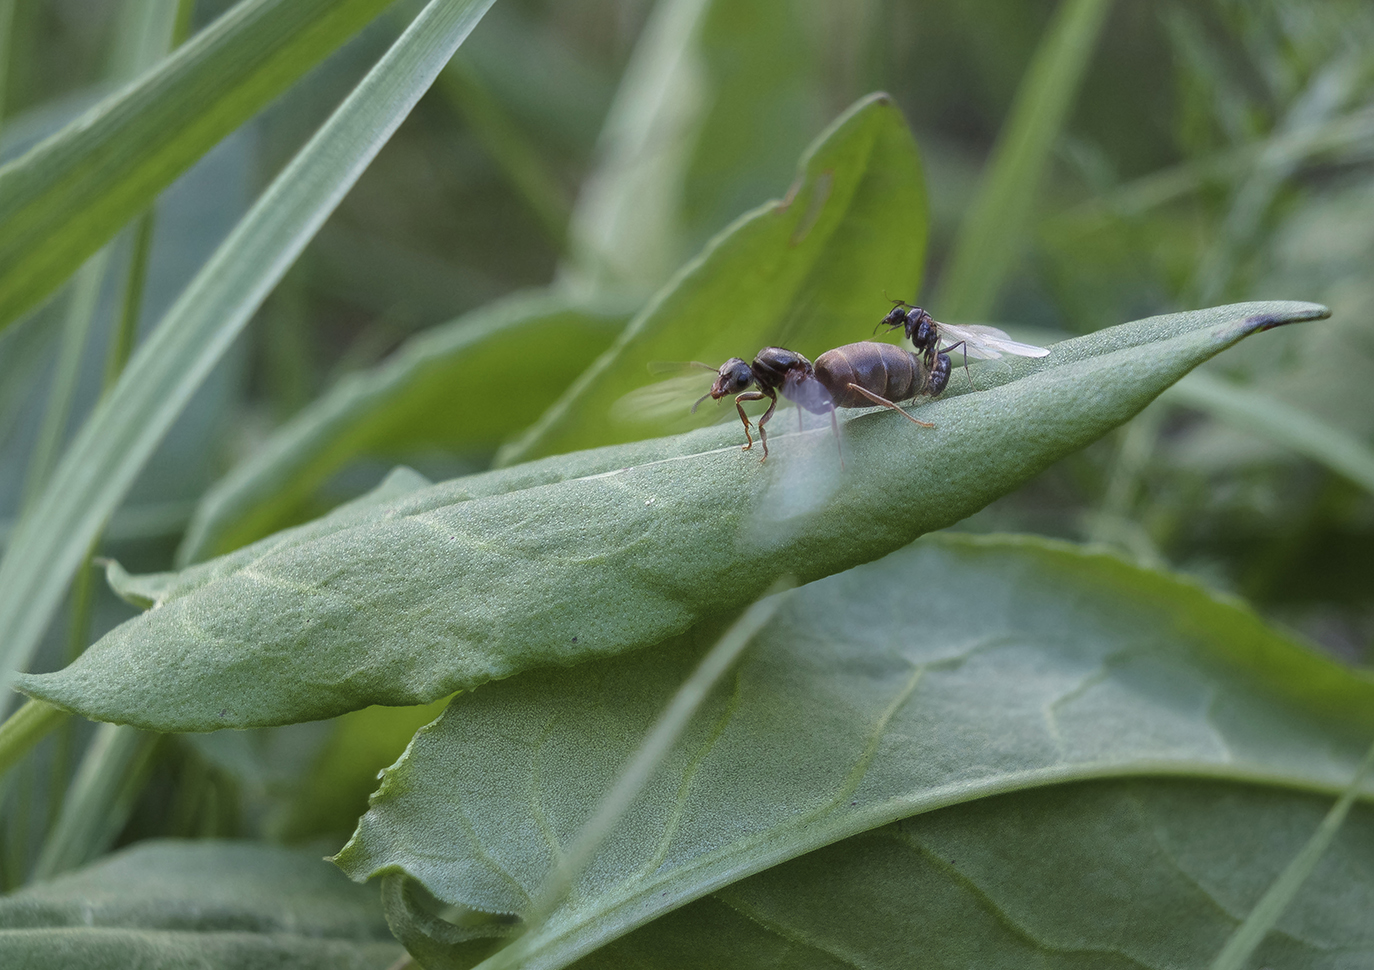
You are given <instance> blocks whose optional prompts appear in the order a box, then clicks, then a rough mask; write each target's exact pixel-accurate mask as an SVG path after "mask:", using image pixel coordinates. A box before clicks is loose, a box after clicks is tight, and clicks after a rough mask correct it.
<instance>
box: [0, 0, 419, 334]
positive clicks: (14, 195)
mask: <svg viewBox="0 0 1374 970" xmlns="http://www.w3.org/2000/svg"><path fill="white" fill-rule="evenodd" d="M391 2H392V0H292V2H290V3H282V2H279V0H243V2H241V3H239V4H238V5H237V6H235V7H234V8H233V9H232V10H230V11H229V12H228V13H227V14H225V15H224V16H223V17H221V18H220V19H219V20H217V21H216V22H215V23H214V24H212V25H211V26H210V27H208V28H206V29H205V30H203V31H202V32H201V33H200V34H199V35H197V36H196V37H194V38H192V39H191V41H190V42H189V43H186V44H184V45H182V47H181V48H180V49H178V51H177V52H176V53H175V54H174V55H173V56H171V57H169V58H167V59H166V60H164V61H163V62H162V63H161V64H160V65H159V66H158V67H157V68H156V69H155V70H153V71H152V72H150V73H148V74H145V75H143V76H142V78H140V79H139V80H138V81H137V82H135V83H134V84H132V85H131V86H129V87H126V88H124V89H122V90H120V91H118V92H117V93H115V94H113V95H111V96H110V97H109V98H107V99H106V100H105V101H103V102H101V104H99V105H97V106H96V107H95V108H94V109H92V111H91V112H89V113H87V114H86V115H83V116H82V117H80V118H77V119H76V120H75V121H73V122H72V123H71V124H69V125H67V127H66V128H64V129H63V130H62V131H60V132H59V133H58V134H56V135H54V136H53V137H52V138H49V139H48V140H47V141H44V142H43V143H41V144H40V145H38V146H36V147H35V148H33V149H32V150H31V151H29V152H28V153H27V154H25V155H24V156H22V157H21V158H18V159H16V160H15V161H13V162H11V163H10V164H9V165H6V166H5V167H4V168H0V225H3V226H4V227H5V232H4V233H3V235H2V236H0V328H3V327H4V326H6V325H8V324H9V323H10V322H12V321H13V320H15V319H16V318H17V317H18V316H19V315H20V314H21V313H23V312H24V310H25V309H27V308H29V307H31V306H33V305H34V304H35V303H37V302H38V301H39V300H41V299H42V298H43V297H44V296H46V295H47V294H48V293H50V292H52V290H53V289H55V288H56V287H57V285H58V284H59V283H61V282H62V281H63V280H64V279H66V278H67V277H68V276H69V275H71V273H72V272H73V271H74V270H75V269H76V268H77V266H79V265H80V264H81V263H83V262H84V261H85V260H86V259H87V257H89V256H90V255H91V254H92V253H94V252H95V251H96V250H97V249H99V248H100V247H101V246H102V245H104V244H105V243H106V242H107V241H108V240H109V239H110V237H111V236H113V235H114V234H115V232H116V231H118V229H119V228H120V227H121V226H123V225H124V224H125V223H126V222H128V221H129V219H131V218H133V216H135V215H136V214H137V213H139V212H141V211H142V210H143V209H146V208H147V207H148V205H149V204H150V203H151V202H152V201H153V199H154V197H156V196H157V194H158V193H159V192H161V191H162V189H164V188H165V187H166V186H167V185H169V184H170V183H171V182H172V181H173V180H174V179H175V178H176V177H177V176H178V175H180V174H181V173H182V172H184V171H185V170H186V169H187V168H189V167H190V165H191V163H192V162H194V161H195V160H196V159H197V158H199V157H200V156H201V155H202V154H204V153H205V152H206V151H207V150H208V149H209V148H210V147H211V146H212V145H214V144H215V143H216V142H218V141H219V140H220V139H221V138H223V137H224V136H225V135H227V134H228V133H229V132H231V131H233V130H234V129H235V128H237V127H238V126H239V125H241V124H242V123H243V122H244V121H246V120H248V118H250V117H252V115H253V114H255V113H256V112H257V111H258V109H260V108H262V107H263V106H264V105H266V104H267V103H268V102H269V101H271V100H272V99H273V98H275V97H276V96H277V95H279V94H281V92H282V91H284V90H286V88H288V87H289V86H290V85H291V84H292V83H294V82H295V81H296V80H297V79H298V78H300V77H301V76H302V75H303V74H305V72H306V71H308V70H310V68H312V67H314V66H315V65H316V64H318V63H319V62H320V61H321V60H323V59H324V58H325V56H327V55H328V54H329V53H331V52H332V51H334V50H335V49H337V48H338V47H339V46H340V45H342V44H343V43H344V41H346V40H348V39H349V38H350V37H352V36H353V35H354V34H355V33H356V32H357V31H358V30H359V29H361V28H362V27H363V26H364V25H365V24H367V23H368V22H369V21H370V20H372V18H373V17H374V16H376V14H377V13H379V12H380V11H381V10H383V9H384V8H385V7H387V6H388V5H389V4H390V3H391Z"/></svg>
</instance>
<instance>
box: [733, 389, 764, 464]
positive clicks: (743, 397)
mask: <svg viewBox="0 0 1374 970" xmlns="http://www.w3.org/2000/svg"><path fill="white" fill-rule="evenodd" d="M765 397H767V395H766V394H761V393H759V392H758V391H745V392H744V393H743V394H740V395H738V396H736V398H735V410H736V411H738V412H739V419H740V420H741V421H743V422H744V440H745V441H747V442H749V443H748V444H747V445H745V446H744V447H743V448H742V449H740V450H741V451H748V450H749V449H750V448H752V447H754V436H753V435H751V434H750V433H749V428H750V425H749V418H748V416H747V415H745V413H744V405H742V404H740V403H739V402H740V401H762V400H763V399H764V398H765ZM759 431H760V433H762V431H763V429H762V428H761V427H760V428H759ZM763 447H764V452H765V454H766V453H767V449H768V446H767V445H764V446H763Z"/></svg>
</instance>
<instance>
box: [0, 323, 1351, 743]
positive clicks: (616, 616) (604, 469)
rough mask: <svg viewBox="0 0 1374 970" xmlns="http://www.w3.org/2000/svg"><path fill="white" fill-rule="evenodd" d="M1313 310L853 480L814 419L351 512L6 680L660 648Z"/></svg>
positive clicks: (202, 681)
mask: <svg viewBox="0 0 1374 970" xmlns="http://www.w3.org/2000/svg"><path fill="white" fill-rule="evenodd" d="M1326 313H1327V310H1326V308H1324V307H1320V306H1316V305H1313V304H1304V303H1251V304H1240V305H1237V306H1231V307H1222V308H1218V309H1213V310H1201V311H1194V312H1190V313H1180V314H1173V315H1170V316H1165V317H1156V318H1152V319H1149V320H1142V321H1138V322H1136V323H1132V324H1125V325H1122V326H1119V327H1113V328H1110V329H1108V330H1104V331H1100V332H1098V333H1096V334H1091V335H1089V336H1085V337H1079V338H1077V339H1074V340H1069V341H1065V342H1063V343H1060V344H1057V345H1055V347H1054V348H1053V351H1052V353H1051V354H1050V355H1049V356H1048V357H1044V358H1040V359H1036V360H1032V359H1026V358H1021V359H1018V360H1016V361H1014V362H1013V363H1012V364H1011V365H1009V366H1007V367H1005V368H1004V369H1002V370H996V369H983V370H980V371H979V372H978V373H979V377H978V380H979V383H980V384H981V385H982V386H983V387H984V388H986V389H985V390H981V391H978V392H976V393H959V392H958V391H957V390H955V391H947V392H946V396H945V397H942V398H941V399H940V400H937V401H935V402H933V403H930V404H928V405H926V406H924V407H922V408H921V409H920V413H921V415H922V416H923V417H926V418H928V419H930V420H931V421H933V422H934V423H935V424H936V427H935V428H930V429H927V428H916V427H914V426H913V425H911V424H910V422H908V421H906V420H904V419H903V418H902V417H900V416H898V415H895V414H891V413H889V412H886V411H884V412H883V413H879V414H865V415H862V416H860V417H857V418H855V419H853V420H850V421H847V422H846V423H845V425H844V427H843V429H842V430H843V433H844V441H845V445H844V447H845V454H846V467H845V469H844V470H843V471H842V470H841V469H840V468H839V467H838V462H837V461H836V460H835V451H834V448H835V445H834V442H833V441H832V440H831V437H830V430H829V428H824V429H818V430H813V431H810V432H805V433H802V434H786V435H783V434H779V435H777V436H776V438H775V440H774V442H773V455H774V457H773V458H772V459H771V460H770V461H769V462H767V463H766V464H760V463H759V462H758V461H757V459H756V458H755V457H754V455H753V454H752V453H748V452H741V451H740V449H739V439H740V437H741V434H740V430H739V428H738V427H736V426H733V425H727V426H725V427H720V428H711V429H704V430H702V431H698V432H694V433H691V434H688V435H683V436H680V437H677V438H667V439H659V440H655V441H648V442H641V443H637V444H634V445H623V446H618V447H612V448H607V449H600V450H596V451H589V452H580V453H576V454H572V455H565V456H560V457H558V458H552V459H547V460H544V461H540V462H535V463H532V464H530V465H526V466H520V467H517V468H511V469H504V470H501V471H497V472H490V473H487V474H484V475H477V476H471V477H468V478H460V479H456V480H454V481H452V482H446V483H443V484H440V485H436V486H433V487H431V488H428V489H424V490H422V491H419V492H415V493H413V494H412V495H410V496H409V497H407V498H405V499H403V500H401V501H397V502H392V503H389V504H385V505H382V506H380V507H374V508H372V509H358V510H343V511H341V512H340V513H339V514H338V515H336V516H332V517H330V518H329V519H326V520H322V521H320V522H317V523H311V524H308V525H306V526H302V527H300V528H299V529H297V530H290V531H287V532H284V533H280V534H278V535H275V536H272V537H269V538H267V539H264V540H261V541H260V542H258V543H255V544H254V545H252V546H248V547H246V548H244V549H242V550H239V551H238V552H235V553H232V554H230V555H228V556H224V557H221V558H220V559H215V560H211V561H209V562H207V563H204V564H201V565H198V566H193V567H191V568H189V569H186V570H183V571H182V572H181V573H180V574H179V575H178V576H177V577H176V578H175V580H174V581H172V582H169V583H166V584H164V585H162V586H161V588H162V590H163V592H162V595H161V596H160V598H159V599H158V601H157V608H155V609H153V610H150V611H149V612H147V613H144V614H143V615H141V616H139V617H137V618H135V619H133V620H130V621H128V622H127V623H125V624H123V625H121V626H119V627H117V628H116V629H114V630H113V631H111V632H110V633H109V634H107V635H106V636H105V637H104V638H102V639H101V640H100V641H99V642H98V643H97V644H95V645H94V646H93V647H92V648H91V649H89V650H88V651H86V653H85V654H83V655H82V657H81V658H80V659H79V660H77V661H76V662H75V663H74V664H73V665H71V666H69V667H67V668H66V669H65V670H62V671H58V672H56V673H52V674H44V675H41V676H33V675H25V676H23V677H21V678H20V680H19V684H20V687H21V689H22V690H24V691H26V692H28V693H31V694H32V695H33V696H35V697H39V698H41V699H43V700H46V701H49V702H51V703H54V704H57V705H58V706H61V707H65V708H68V709H71V710H74V711H76V712H78V713H81V714H82V715H84V716H87V717H92V718H96V719H99V720H109V721H115V722H118V723H129V724H135V725H139V726H143V727H150V728H153V729H154V730H160V731H199V730H213V729H216V728H220V727H246V726H250V725H264V724H279V723H284V722H289V721H300V720H310V719H314V718H323V717H330V716H333V715H336V714H340V713H343V712H345V711H349V710H356V709H358V708H361V707H366V706H368V705H371V704H387V705H395V706H404V705H414V704H422V703H427V702H429V701H432V700H435V699H437V698H439V697H442V696H444V695H446V694H450V693H453V692H454V691H456V690H467V689H471V688H472V687H475V686H477V685H478V684H481V683H484V682H486V681H488V680H492V679H499V678H501V677H508V676H510V675H512V674H515V673H519V672H520V671H522V670H527V669H530V668H534V667H539V666H544V665H549V664H555V665H559V666H563V665H567V664H571V663H576V662H579V661H582V660H588V659H591V658H594V657H597V656H606V655H609V654H615V653H619V652H622V651H625V650H630V649H634V648H637V647H643V646H647V645H649V644H653V643H658V642H659V641H661V640H664V639H665V638H667V637H670V636H674V635H676V634H680V633H682V632H684V631H686V630H687V629H689V628H690V627H692V626H693V625H695V624H697V623H699V622H701V621H702V620H704V619H710V618H716V617H719V616H721V615H722V614H727V613H728V612H729V611H731V610H735V609H738V608H740V607H742V606H744V605H745V604H746V603H749V602H751V601H752V600H754V599H756V598H757V597H758V596H759V595H760V594H762V592H763V591H764V590H765V589H766V588H767V587H768V586H769V585H770V584H771V583H772V581H773V579H774V577H775V576H778V575H781V574H791V575H793V576H796V577H797V578H798V580H799V581H801V582H807V581H810V580H813V579H818V578H820V577H822V576H826V575H829V574H830V573H835V572H840V571H842V570H845V569H849V568H850V567H852V566H855V565H857V564H859V563H863V562H868V561H871V560H873V559H875V558H878V557H879V556H882V555H885V554H886V553H888V552H891V551H892V550H894V549H897V548H900V547H901V546H903V545H906V544H907V543H909V542H910V541H911V540H913V539H915V538H916V537H917V536H919V535H920V534H922V533H923V532H928V531H931V530H933V529H940V528H944V527H945V526H948V525H951V524H953V523H955V522H957V521H959V520H960V519H962V518H963V517H965V516H966V515H969V514H971V513H972V512H974V511H976V510H978V509H980V508H982V507H983V506H984V505H986V504H987V503H988V502H990V501H992V500H993V499H994V498H996V497H998V496H999V495H1002V494H1005V493H1006V492H1008V491H1010V490H1012V489H1013V488H1016V487H1017V486H1018V485H1020V484H1021V483H1022V482H1024V481H1026V480H1027V479H1029V478H1030V477H1032V476H1033V475H1035V474H1036V473H1038V472H1039V471H1040V470H1042V469H1043V468H1045V467H1046V466H1048V465H1049V464H1051V463H1052V462H1054V461H1056V460H1058V459H1059V458H1061V457H1063V456H1064V455H1067V454H1070V453H1071V452H1073V451H1075V450H1077V449H1078V448H1081V447H1083V446H1084V445H1086V444H1088V443H1089V442H1091V441H1094V440H1096V439H1097V438H1099V437H1100V436H1101V435H1103V434H1105V433H1106V432H1107V431H1109V430H1110V429H1112V428H1114V427H1116V426H1117V425H1119V424H1120V423H1122V422H1123V421H1126V420H1128V419H1129V418H1130V417H1132V416H1133V415H1134V414H1136V413H1137V412H1139V411H1140V409H1141V408H1143V407H1144V406H1145V405H1146V404H1148V403H1149V402H1150V401H1151V400H1153V399H1154V398H1155V396H1157V395H1158V394H1159V393H1160V392H1161V391H1162V390H1163V389H1164V388H1166V387H1168V386H1169V385H1170V384H1171V383H1173V382H1174V381H1176V380H1178V379H1179V378H1180V377H1181V376H1183V374H1185V373H1187V372H1188V371H1189V370H1190V369H1192V368H1193V367H1195V366H1196V365H1198V364H1200V363H1202V362H1203V361H1205V360H1207V359H1208V358H1210V357H1212V356H1213V355H1214V354H1216V353H1218V352H1220V351H1221V350H1223V349H1225V348H1226V347H1229V346H1231V345H1232V344H1234V343H1236V342H1237V341H1239V340H1241V339H1242V338H1243V337H1245V336H1246V335H1248V334H1252V333H1255V332H1257V331H1261V330H1266V329H1269V328H1271V327H1275V326H1279V325H1280V324H1283V323H1286V322H1291V321H1295V320H1305V319H1314V318H1318V317H1322V316H1325V315H1326ZM998 382H1000V383H998ZM958 383H959V384H961V385H962V384H963V382H962V381H961V382H958ZM994 385H995V386H994Z"/></svg>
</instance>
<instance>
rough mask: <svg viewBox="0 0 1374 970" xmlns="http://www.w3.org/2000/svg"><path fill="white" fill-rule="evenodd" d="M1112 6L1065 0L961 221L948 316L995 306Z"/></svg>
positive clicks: (974, 314)
mask: <svg viewBox="0 0 1374 970" xmlns="http://www.w3.org/2000/svg"><path fill="white" fill-rule="evenodd" d="M1110 7H1111V0H1060V4H1059V9H1058V10H1057V11H1055V15H1054V20H1053V21H1052V22H1051V24H1050V26H1049V27H1048V28H1047V29H1046V31H1045V36H1044V38H1043V39H1042V40H1041V42H1040V46H1039V47H1038V48H1037V49H1036V52H1035V57H1034V59H1033V60H1032V61H1031V64H1030V67H1029V68H1028V69H1027V70H1026V76H1025V78H1024V79H1023V80H1022V82H1021V86H1020V87H1019V88H1018V89H1017V91H1016V99H1015V101H1014V102H1013V103H1012V106H1011V111H1010V113H1009V115H1008V117H1007V120H1006V122H1004V124H1003V126H1002V131H1001V133H1000V134H999V135H998V136H997V145H996V147H995V148H994V149H993V152H992V158H991V159H990V160H989V162H988V169H987V172H986V173H985V174H984V176H983V183H982V186H981V187H980V188H979V190H978V194H977V196H976V197H975V198H974V200H973V205H972V206H971V207H970V208H969V210H968V213H967V214H966V215H965V216H964V219H963V221H962V223H961V224H960V226H959V235H958V236H957V237H956V238H955V240H954V248H953V251H952V252H951V253H950V257H949V265H948V268H946V270H945V272H944V275H943V276H942V277H941V279H940V293H939V299H938V301H937V305H938V306H939V308H940V313H939V315H940V316H942V317H944V318H945V319H949V320H978V319H982V318H985V317H986V316H987V315H988V314H989V313H991V312H992V310H993V307H994V305H995V303H996V300H997V294H998V292H999V291H1000V290H1001V288H1002V283H1003V282H1004V281H1005V280H1006V278H1007V274H1008V273H1009V272H1010V271H1011V269H1012V267H1013V264H1014V262H1015V260H1016V257H1017V255H1018V254H1019V251H1020V247H1021V243H1022V240H1023V239H1024V238H1025V233H1026V227H1027V225H1028V224H1029V222H1030V215H1031V211H1032V209H1033V207H1034V204H1035V200H1036V197H1037V194H1038V189H1039V186H1040V183H1041V181H1042V179H1043V176H1044V173H1045V167H1046V165H1047V164H1048V162H1049V159H1050V149H1052V148H1053V147H1054V143H1055V141H1056V140H1057V139H1058V138H1059V133H1060V131H1061V130H1062V129H1063V127H1064V122H1065V121H1066V120H1067V118H1068V115H1069V109H1070V108H1071V107H1072V106H1073V102H1074V99H1075V97H1076V96H1077V94H1078V86H1079V84H1080V83H1081V81H1082V79H1083V73H1084V71H1085V69H1086V68H1087V66H1088V60H1089V58H1090V57H1091V56H1092V52H1093V50H1094V48H1095V47H1096V46H1097V36H1098V33H1099V31H1100V30H1101V27H1102V23H1103V21H1104V20H1105V19H1106V16H1107V11H1108V9H1109V8H1110Z"/></svg>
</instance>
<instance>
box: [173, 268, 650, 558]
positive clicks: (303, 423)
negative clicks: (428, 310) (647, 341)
mask: <svg viewBox="0 0 1374 970" xmlns="http://www.w3.org/2000/svg"><path fill="white" fill-rule="evenodd" d="M626 318H627V314H626V313H625V312H624V311H623V309H622V308H620V307H618V306H613V305H610V304H606V303H604V302H603V303H601V304H589V303H587V302H585V301H583V302H578V301H575V300H571V299H569V298H567V297H563V296H559V295H557V294H554V293H530V294H525V295H522V296H517V297H513V298H509V299H505V300H501V301H499V302H497V303H494V304H491V305H490V306H488V307H486V308H484V309H481V310H475V311H473V312H472V313H469V314H465V315H464V316H461V317H459V318H458V319H456V320H453V321H452V322H450V323H447V324H444V325H443V326H439V327H434V328H433V329H431V330H428V331H426V332H424V333H423V334H420V335H419V336H417V337H415V338H413V339H412V340H410V341H408V342H407V343H406V344H405V345H404V346H402V347H401V348H400V349H399V350H398V351H397V352H396V353H394V354H392V355H391V356H390V357H389V358H388V359H387V360H386V361H385V362H384V363H383V364H381V365H380V366H378V367H375V368H372V369H371V370H368V371H363V372H360V373H356V374H350V375H349V376H347V377H345V378H344V379H343V380H341V381H340V382H339V384H338V385H337V386H336V387H334V388H333V389H332V390H331V391H329V392H328V393H327V394H325V395H324V396H322V397H320V398H318V399H317V400H316V401H315V402H314V403H312V404H311V405H310V406H309V407H307V408H305V409H304V410H303V411H301V412H300V413H299V414H297V415H296V416H295V417H293V418H292V419H291V420H290V421H288V422H287V423H286V424H285V425H283V426H282V427H281V428H278V429H277V431H275V432H274V433H273V434H272V436H271V438H269V439H268V440H267V442H266V444H265V445H264V446H263V447H262V449H261V450H260V451H259V452H258V453H257V454H256V455H254V456H253V457H252V458H251V459H249V460H248V461H247V462H245V463H243V464H242V465H240V466H239V467H237V468H235V469H234V470H233V471H232V472H230V473H229V475H228V476H227V477H225V478H224V479H223V480H222V481H220V482H219V483H218V484H217V485H215V487H214V488H212V489H211V490H210V491H209V492H208V493H207V494H206V496H205V498H204V499H202V501H201V504H200V506H199V507H198V508H197V509H196V515H195V518H194V519H193V520H192V522H191V526H190V529H189V531H188V533H187V536H186V539H185V541H184V542H183V545H182V548H181V550H180V552H179V553H178V557H179V559H180V560H181V561H182V562H195V561H196V560H198V559H204V558H206V557H207V556H210V555H215V554H218V553H222V552H228V551H229V550H231V549H235V548H237V547H239V546H242V545H244V544H246V543H248V542H251V541H253V540H254V539H259V538H261V537H262V536H264V535H267V534H268V533H270V532H272V531H273V530H274V529H277V528H280V527H281V526H282V525H283V524H285V522H286V521H289V519H290V518H291V515H292V513H293V512H295V511H296V510H297V509H299V508H300V507H301V505H302V504H303V503H304V502H305V500H306V499H307V498H308V496H309V495H310V494H311V492H313V491H314V489H315V488H317V487H318V486H319V485H320V484H321V483H322V482H324V481H325V480H326V479H328V478H329V476H330V475H331V474H333V473H334V472H335V471H337V470H338V469H339V468H340V467H342V466H343V465H345V464H346V463H347V462H348V461H350V460H351V459H354V458H357V457H358V456H360V455H365V454H373V455H378V454H380V455H388V456H393V457H400V456H404V455H405V454H406V453H407V452H414V451H416V450H419V449H422V448H426V447H428V448H435V449H445V450H449V451H479V452H480V451H490V450H493V449H495V447H496V446H497V445H498V444H500V443H501V442H502V441H503V440H504V439H505V438H507V437H509V436H510V435H511V434H513V433H514V432H516V431H518V430H520V429H521V428H524V427H525V426H527V425H528V424H529V423H530V422H531V421H533V420H534V419H535V418H537V417H538V416H539V414H540V413H541V412H542V411H543V410H544V409H545V408H546V407H548V406H549V404H551V403H552V402H553V400H554V398H555V397H556V396H557V395H558V393H559V392H560V391H561V390H562V389H563V388H564V387H565V386H566V385H567V383H568V381H569V380H570V379H571V376H572V375H575V374H577V373H578V372H580V371H582V370H583V369H585V368H586V367H587V365H588V364H590V363H591V362H592V360H593V359H594V358H595V357H596V355H597V354H599V353H601V351H603V350H604V349H605V348H606V346H607V344H609V343H610V342H611V340H612V339H614V337H615V335H616V334H617V333H618V332H619V331H620V330H621V329H622V328H623V327H624V325H625V321H626Z"/></svg>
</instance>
